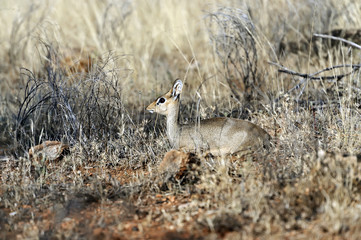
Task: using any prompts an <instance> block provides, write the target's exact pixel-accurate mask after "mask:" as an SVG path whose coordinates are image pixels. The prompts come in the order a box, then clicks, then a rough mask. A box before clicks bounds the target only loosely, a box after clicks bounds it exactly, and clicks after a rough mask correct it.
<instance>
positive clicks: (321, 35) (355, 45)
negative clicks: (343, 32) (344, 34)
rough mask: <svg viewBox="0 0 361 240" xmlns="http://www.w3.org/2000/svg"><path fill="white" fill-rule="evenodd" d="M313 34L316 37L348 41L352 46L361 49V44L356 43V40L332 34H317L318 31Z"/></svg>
mask: <svg viewBox="0 0 361 240" xmlns="http://www.w3.org/2000/svg"><path fill="white" fill-rule="evenodd" d="M313 36H315V37H320V38H329V39H333V40H337V41H341V42H344V43H347V44H349V45H351V46H353V47H355V48H358V49H361V46H360V45H358V44H356V43H354V42H351V41H348V40H346V39H344V38H340V37H335V36H330V35H324V34H317V33H315V34H313Z"/></svg>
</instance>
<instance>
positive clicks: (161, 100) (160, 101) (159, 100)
mask: <svg viewBox="0 0 361 240" xmlns="http://www.w3.org/2000/svg"><path fill="white" fill-rule="evenodd" d="M164 102H165V98H163V97H161V98H159V99H158V102H157V104H159V103H164Z"/></svg>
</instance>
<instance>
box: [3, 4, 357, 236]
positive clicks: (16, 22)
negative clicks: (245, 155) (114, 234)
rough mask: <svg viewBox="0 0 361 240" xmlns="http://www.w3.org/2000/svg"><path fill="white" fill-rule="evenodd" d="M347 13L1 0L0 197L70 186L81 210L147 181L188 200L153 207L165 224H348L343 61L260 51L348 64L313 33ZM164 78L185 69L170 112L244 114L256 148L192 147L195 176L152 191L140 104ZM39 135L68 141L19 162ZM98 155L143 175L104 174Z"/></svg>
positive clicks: (139, 196) (19, 202)
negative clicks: (43, 157)
mask: <svg viewBox="0 0 361 240" xmlns="http://www.w3.org/2000/svg"><path fill="white" fill-rule="evenodd" d="M360 15H361V4H360V3H359V1H356V0H354V1H352V0H346V1H343V2H339V1H336V0H323V1H321V0H318V1H302V2H300V1H296V0H291V1H290V0H289V1H284V0H275V1H267V0H256V1H251V0H244V1H213V0H210V1H174V0H170V1H168V0H167V1H166V0H156V1H146V0H127V1H111V0H109V1H95V0H94V1H75V2H74V1H68V0H65V1H35V0H34V1H20V0H19V1H15V2H14V1H7V0H3V1H1V4H0V29H1V31H0V56H2V60H1V61H0V114H1V115H0V147H3V146H6V148H11V147H14V148H15V150H14V152H13V153H14V154H13V157H12V158H11V159H10V161H6V162H1V163H0V164H1V169H0V170H1V173H0V177H1V189H0V193H2V194H1V196H0V207H1V208H3V209H7V210H9V211H11V212H17V213H23V214H24V215H26V214H29V213H28V212H26V211H25V210H22V209H21V206H23V205H31V206H32V207H36V208H39V209H45V208H46V207H49V206H53V205H56V204H57V203H58V202H61V204H63V205H64V206H65V207H64V208H65V210H64V211H65V212H69V211H71V209H72V208H71V206H72V204H73V202H74V201H75V202H76V203H78V202H77V201H80V205H81V206H82V207H79V208H81V209H83V205H86V204H88V203H89V202H96V203H99V202H100V203H104V202H107V201H109V200H111V199H118V198H121V199H123V200H124V201H127V202H132V203H134V206H135V208H146V207H149V202H147V201H146V200H147V199H149V198H150V197H149V196H153V195H155V194H157V193H158V194H163V193H164V192H166V194H173V195H175V196H180V197H181V196H182V197H186V198H188V197H189V199H190V200H189V201H190V202H188V203H187V205H184V206H182V208H179V209H178V210H175V212H172V213H171V214H168V213H166V212H164V211H160V210H159V209H158V210H159V211H160V212H156V213H154V215H156V216H158V220H159V219H160V220H159V221H163V222H169V223H170V225H172V224H173V225H172V226H174V227H176V228H179V229H182V228H185V227H186V226H188V225H190V226H192V227H191V228H192V230H194V231H196V230H197V229H198V230H199V229H204V228H205V229H207V231H209V232H213V233H216V234H219V236H223V235H224V234H226V233H225V231H235V232H238V233H240V235H237V236H238V237H242V234H243V237H247V236H253V237H261V238H262V237H263V238H265V237H267V236H268V235H269V234H274V236H275V238H278V237H284V236H291V237H292V234H293V233H298V234H299V236H303V237H304V236H317V234H324V236H326V237H330V236H335V235H341V236H342V235H344V236H346V237H349V238H355V239H356V238H357V234H358V233H359V229H360V228H359V216H360V208H359V206H360V176H359V175H360V169H359V163H357V157H354V158H352V157H350V158H352V160H350V159H349V158H348V157H347V156H346V157H345V156H344V155H343V154H346V153H347V154H350V155H356V154H359V153H360V149H361V140H360V139H361V136H360V131H359V130H360V122H361V112H360V98H361V97H360V96H361V95H360V92H361V90H360V89H361V81H360V75H359V72H358V71H355V72H353V73H352V74H350V75H348V76H346V77H344V78H341V79H339V80H330V81H328V80H307V81H306V80H305V79H303V78H302V77H297V76H291V75H289V74H284V73H280V72H278V68H277V66H276V65H274V64H270V63H269V62H274V63H278V64H280V65H283V66H285V67H287V68H288V69H292V70H294V71H297V72H299V73H307V74H311V73H314V72H316V71H318V70H321V69H323V68H326V67H329V66H332V65H339V64H359V63H360V50H359V49H356V48H352V47H350V46H348V45H346V44H340V43H339V42H331V41H329V40H325V39H323V40H321V39H316V38H315V37H313V34H314V33H327V32H330V31H331V30H335V29H343V30H360V29H361V19H360V18H359V16H360ZM353 40H354V41H357V38H354V39H353ZM359 41H361V40H360V39H359ZM356 43H359V44H360V42H356ZM247 54H249V55H248V58H247ZM232 61H233V62H232ZM247 67H248V68H247ZM351 70H352V69H351V68H349V67H345V68H337V69H333V70H332V71H327V72H326V73H324V75H328V76H333V75H338V74H343V73H347V72H350V71H351ZM248 73H249V74H248ZM177 77H179V78H182V79H184V82H185V91H184V96H182V104H183V106H182V109H181V112H182V116H181V120H182V122H190V121H192V118H193V119H194V118H196V117H201V118H206V117H213V116H233V117H237V118H246V119H248V120H251V121H252V122H255V123H257V124H259V125H261V126H262V127H263V128H264V129H266V130H267V131H268V132H269V133H270V134H271V135H272V136H273V137H274V147H273V148H272V150H271V151H270V152H269V153H268V154H267V155H262V154H257V155H256V156H251V157H250V158H249V159H247V161H244V162H242V161H238V162H237V161H236V162H232V161H230V159H227V158H225V159H213V158H211V157H210V158H207V161H204V165H202V171H201V175H200V176H199V182H198V183H197V184H192V183H190V184H187V185H185V186H184V185H180V183H177V182H176V183H170V184H169V186H168V189H167V190H162V189H161V188H160V187H159V186H158V185H157V184H156V181H155V179H156V178H157V177H158V175H157V174H158V173H157V171H156V166H157V164H158V163H159V161H160V160H161V159H162V156H163V155H164V153H165V152H166V151H167V150H168V149H169V145H168V142H167V139H166V134H165V131H164V122H163V119H162V118H158V117H156V116H151V115H149V114H148V113H145V111H144V109H145V106H146V105H147V104H148V103H149V102H150V101H151V100H153V99H154V97H156V96H158V95H159V94H160V93H163V91H165V90H167V89H168V88H169V85H170V83H171V82H172V81H173V80H174V79H175V78H177ZM297 85H298V87H296V88H295V86H297ZM291 89H292V91H291ZM43 140H62V141H66V142H68V143H71V145H72V149H71V152H72V154H71V155H70V156H67V157H65V160H64V161H63V162H62V163H61V165H56V164H50V165H49V166H46V165H44V163H40V166H38V165H37V166H34V164H33V163H32V162H31V161H30V159H29V158H28V156H27V154H26V151H27V149H28V148H29V147H30V146H33V145H36V144H38V143H39V142H41V141H43ZM0 150H1V148H0ZM0 153H1V152H0ZM355 159H356V160H355ZM202 160H205V159H202ZM355 161H356V162H355ZM42 164H43V165H42ZM114 169H117V170H119V169H121V170H122V171H123V170H124V169H130V170H132V171H133V170H134V171H135V170H139V169H141V170H142V171H144V172H147V174H145V173H144V172H143V173H142V172H141V173H139V172H136V173H134V174H130V175H131V176H130V177H129V176H127V177H124V176H121V177H120V180H119V178H116V177H114V176H112V174H114ZM91 170H94V172H92V174H93V173H94V175H89V174H88V173H89V172H90V171H91ZM82 171H83V172H82ZM83 173H86V174H88V175H87V176H86V177H84V175H82V174H83ZM148 173H149V174H148ZM127 174H128V173H127ZM125 175H126V174H125ZM94 176H95V177H94ZM123 178H125V179H126V180H124V179H123ZM60 182H61V184H59V183H60ZM74 194H75V195H77V194H80V195H81V196H86V197H85V200H79V199H80V198H81V199H83V198H82V197H78V196H77V197H75V198H76V199H75V200H74V199H73V197H74ZM78 198H79V199H78ZM69 206H70V207H69ZM68 207H69V209H70V210H69V209H68ZM54 209H55V210H54V211H55V212H56V214H57V210H56V209H57V208H56V207H54ZM73 210H74V209H73ZM75 210H79V209H78V208H76V207H75ZM158 210H157V211H158ZM22 211H23V212H22ZM195 212H197V213H195ZM344 213H347V214H344ZM0 214H2V213H1V212H0ZM59 214H60V215H61V216H63V215H64V214H63V212H62V211H60V213H59ZM197 214H199V215H197ZM0 216H2V215H0ZM26 216H28V215H26ZM64 216H66V214H65V215H64ZM195 216H199V217H195ZM28 217H29V216H28ZM30 218H31V216H30ZM33 218H34V217H33ZM63 218H64V217H63ZM63 218H61V217H60V220H59V221H62V220H63ZM94 218H96V216H94ZM6 219H7V220H6V221H7V222H1V221H0V227H1V226H7V227H8V228H9V229H10V230H11V231H14V232H17V233H19V234H25V233H27V231H26V228H25V227H24V228H23V225H19V224H20V222H21V221H22V220H23V219H21V214H18V215H16V216H15V217H13V218H10V217H9V216H8V215H6ZM147 219H148V220H147V221H148V222H149V224H150V223H151V222H152V221H153V219H152V213H149V215H148V216H147ZM117 221H118V222H116V224H118V223H119V224H121V223H122V221H121V220H119V219H118V220H117ZM192 221H193V222H192ZM94 222H98V223H99V225H101V226H104V225H102V224H103V223H101V221H94ZM188 223H196V224H193V225H192V224H188ZM28 224H29V226H30V227H34V228H37V229H38V230H39V229H41V226H42V225H41V221H40V220H39V219H35V220H32V221H30V222H29V223H28ZM314 225H315V226H314ZM11 226H16V227H13V228H12V227H11ZM325 229H326V230H325ZM54 231H55V232H53V234H60V233H59V232H56V230H54ZM75 232H76V231H74V232H71V231H70V232H68V233H67V234H69V235H67V236H73V237H74V236H78V237H79V235H76V233H75ZM29 234H30V233H29ZM34 234H35V235H34V236H38V237H39V236H42V237H44V236H45V235H44V234H45V233H44V232H43V233H42V232H41V230H39V231H38V232H35V233H34ZM49 234H50V233H49ZM0 236H5V235H0ZM0 238H1V237H0Z"/></svg>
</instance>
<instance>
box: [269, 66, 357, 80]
mask: <svg viewBox="0 0 361 240" xmlns="http://www.w3.org/2000/svg"><path fill="white" fill-rule="evenodd" d="M268 63H269V64H271V65H275V66H277V67H278V68H280V69H278V72H280V73H286V74H290V75H293V76H299V77H302V78H304V79H309V80H334V79H336V80H341V79H342V78H344V77H346V76H349V75H351V74H352V73H355V72H356V71H358V70H359V69H360V67H361V64H343V65H336V66H332V67H327V68H324V69H322V70H320V71H317V72H315V73H311V74H307V73H299V72H296V71H293V70H290V69H287V68H286V67H284V66H282V65H280V64H278V63H274V62H268ZM347 67H350V68H352V70H351V71H350V72H348V73H345V74H339V75H333V76H318V77H316V75H318V74H320V73H323V72H327V71H331V70H333V69H336V68H347Z"/></svg>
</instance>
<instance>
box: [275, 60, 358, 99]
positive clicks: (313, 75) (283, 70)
mask: <svg viewBox="0 0 361 240" xmlns="http://www.w3.org/2000/svg"><path fill="white" fill-rule="evenodd" d="M268 63H269V64H271V65H274V66H277V67H278V68H279V69H278V72H280V73H286V74H290V75H293V76H299V77H302V78H303V79H301V80H300V81H299V83H298V84H296V86H294V87H293V88H291V89H290V90H288V91H287V93H285V94H283V95H282V96H280V97H278V98H277V99H276V100H275V102H278V101H279V100H280V99H282V98H283V97H284V96H285V95H286V94H288V93H290V92H292V91H294V90H295V89H299V88H300V87H301V86H302V85H303V87H302V89H301V92H300V94H299V95H298V97H297V99H298V98H299V97H300V96H301V95H302V93H303V90H304V89H305V86H306V84H305V83H307V81H308V80H328V81H331V80H334V79H336V80H337V81H339V80H341V79H342V78H344V77H346V76H349V75H351V74H353V73H355V72H357V71H358V70H359V69H360V68H361V64H343V65H335V66H331V67H327V68H324V69H322V70H320V71H317V72H315V73H311V74H306V73H299V72H296V71H293V70H290V69H288V68H286V67H284V66H282V65H281V64H278V63H275V62H268ZM337 68H352V70H351V71H350V72H348V73H345V74H339V75H333V76H318V77H317V76H316V75H318V74H320V73H323V72H327V71H331V70H333V69H337Z"/></svg>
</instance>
